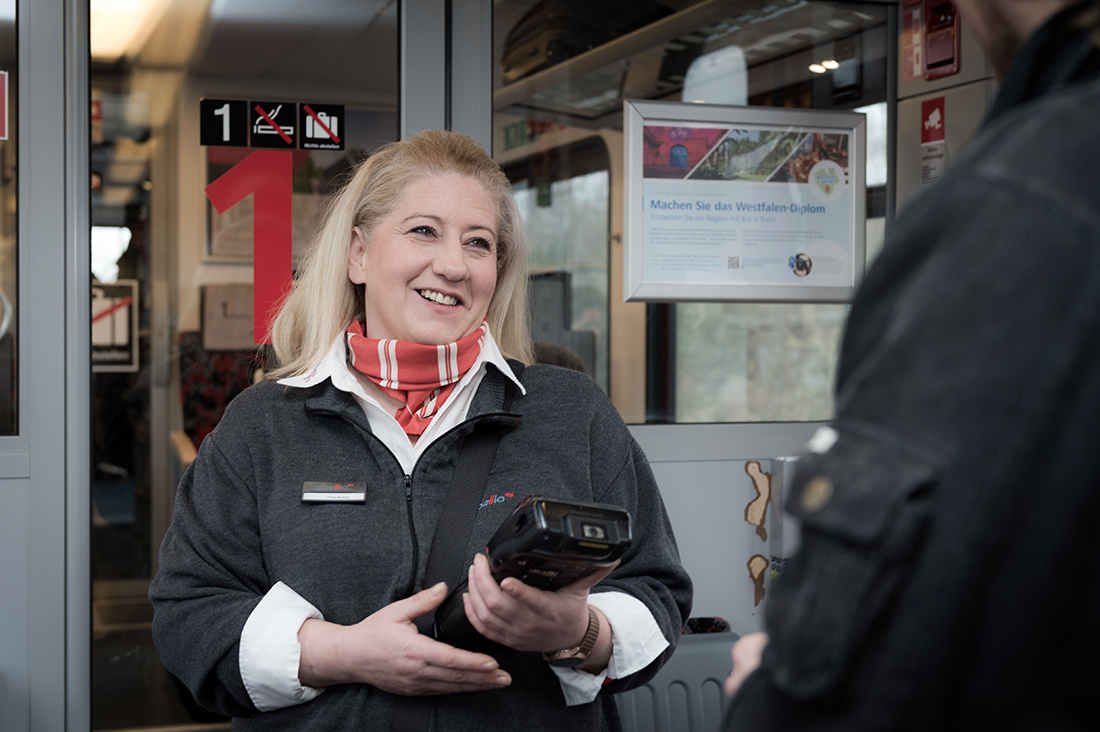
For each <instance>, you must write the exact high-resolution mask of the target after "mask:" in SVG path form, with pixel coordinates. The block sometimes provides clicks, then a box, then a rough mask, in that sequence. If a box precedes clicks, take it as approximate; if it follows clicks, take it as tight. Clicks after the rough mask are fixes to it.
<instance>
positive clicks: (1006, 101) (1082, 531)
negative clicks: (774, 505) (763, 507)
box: [724, 0, 1100, 732]
mask: <svg viewBox="0 0 1100 732" xmlns="http://www.w3.org/2000/svg"><path fill="white" fill-rule="evenodd" d="M957 4H958V6H959V9H960V10H961V11H962V12H963V20H964V22H967V23H969V24H970V28H971V29H973V31H974V33H975V35H976V36H977V37H978V38H979V39H980V40H981V42H982V43H983V45H984V46H985V47H986V49H987V50H988V52H989V55H990V58H991V59H992V60H993V62H994V65H995V67H996V68H997V71H998V75H999V76H1000V77H1001V80H1002V86H1001V88H1000V90H999V92H998V95H997V97H996V100H995V102H994V104H993V106H992V109H991V111H990V114H989V116H988V118H987V120H986V121H985V123H984V126H983V128H982V129H981V131H980V133H979V134H978V135H977V136H976V137H975V138H974V139H973V140H971V141H970V142H969V143H968V145H967V147H966V148H965V150H964V151H963V153H962V154H961V155H960V156H959V157H958V158H957V159H956V160H955V163H954V165H953V167H952V168H951V169H950V170H949V171H948V172H947V173H946V174H945V175H944V177H943V178H942V179H940V180H939V181H938V182H936V183H935V184H934V185H932V186H930V187H929V188H928V189H926V191H925V192H923V193H922V194H921V195H920V196H918V197H917V198H916V199H915V200H913V201H912V202H911V203H910V204H909V205H908V207H907V208H906V209H905V210H904V211H903V212H901V214H900V215H899V216H898V219H897V223H896V225H895V227H894V229H893V231H892V232H891V234H890V236H889V239H888V244H887V247H886V248H885V249H884V251H883V253H882V255H881V256H880V257H879V259H878V261H876V262H875V264H874V266H873V267H872V268H871V270H870V271H869V273H868V275H867V277H866V279H865V281H864V282H863V284H862V286H861V287H860V289H859V291H858V293H857V296H856V299H855V302H854V304H853V306H852V311H851V315H850V318H849V322H848V326H847V330H846V332H845V336H844V342H843V347H842V352H841V357H840V364H839V369H838V377H837V397H836V404H837V409H836V419H835V422H834V423H833V424H832V425H831V426H830V427H828V428H824V429H822V430H821V431H820V432H819V433H818V434H817V435H816V436H815V438H814V439H813V440H812V441H811V442H810V445H809V454H808V455H807V456H805V457H804V458H803V459H802V460H801V461H800V463H799V466H798V470H797V474H796V479H795V485H794V489H793V491H792V493H791V494H790V496H789V501H788V504H787V510H788V511H790V512H791V513H793V514H794V515H796V516H797V517H798V518H799V519H800V520H801V524H802V537H803V543H802V548H801V551H800V552H799V554H798V555H797V556H796V557H794V558H793V559H792V560H791V561H789V562H788V563H787V565H786V567H785V570H784V573H783V576H782V578H781V579H780V580H778V581H777V582H776V584H775V585H774V587H773V590H772V593H771V595H770V597H769V603H770V604H769V607H768V610H767V617H766V624H765V627H766V629H767V635H766V636H762V635H755V636H746V638H745V639H742V642H740V643H739V645H738V646H737V647H735V649H734V654H733V657H734V665H735V668H734V671H733V674H731V677H730V679H729V681H728V684H727V690H728V691H729V692H730V693H734V692H735V695H734V696H733V699H732V701H731V704H730V707H729V709H728V712H727V717H726V719H725V722H724V728H725V729H726V730H737V731H738V732H741V731H744V732H752V731H756V730H769V731H771V730H806V731H809V730H826V729H828V730H845V731H846V732H859V731H860V730H975V729H983V730H1086V729H1093V730H1095V729H1098V728H1100V707H1097V705H1096V704H1095V702H1094V701H1093V699H1094V697H1093V694H1094V693H1095V690H1096V689H1097V688H1098V687H1100V671H1098V670H1097V668H1098V666H1097V659H1098V657H1100V581H1098V580H1100V551H1097V548H1096V539H1095V537H1096V527H1097V526H1098V525H1100V450H1098V449H1097V447H1096V440H1097V437H1098V436H1100V360H1098V359H1100V146H1098V145H1097V134H1096V133H1097V131H1098V130H1100V122H1098V120H1100V3H1098V2H1096V1H1095V0H1089V1H1088V2H1083V3H1074V4H1071V3H1067V2H1062V1H1059V0H959V1H958V3H957Z"/></svg>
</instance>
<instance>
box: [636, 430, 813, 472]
mask: <svg viewBox="0 0 1100 732" xmlns="http://www.w3.org/2000/svg"><path fill="white" fill-rule="evenodd" d="M822 424H823V423H821V422H762V423H757V424H660V425H659V424H653V425H630V433H631V434H632V435H634V439H635V440H637V441H638V444H639V445H641V447H642V450H643V451H645V454H646V457H647V458H649V461H650V462H651V463H653V462H678V461H679V462H700V461H711V460H759V459H761V458H764V459H769V458H777V457H786V456H789V455H800V454H802V453H803V452H804V451H805V448H806V443H807V442H808V441H809V439H810V437H812V436H813V434H814V432H816V431H817V428H818V427H820V426H821V425H822Z"/></svg>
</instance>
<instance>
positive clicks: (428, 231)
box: [410, 225, 435, 236]
mask: <svg viewBox="0 0 1100 732" xmlns="http://www.w3.org/2000/svg"><path fill="white" fill-rule="evenodd" d="M410 233H412V234H420V235H422V236H435V229H433V228H432V227H430V226H427V225H425V226H417V227H415V228H413V230H412V231H411V232H410Z"/></svg>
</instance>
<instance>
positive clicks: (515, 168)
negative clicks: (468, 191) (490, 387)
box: [503, 137, 611, 390]
mask: <svg viewBox="0 0 1100 732" xmlns="http://www.w3.org/2000/svg"><path fill="white" fill-rule="evenodd" d="M503 167H504V171H505V173H507V175H508V177H509V179H510V180H511V181H512V185H513V189H514V191H515V198H516V203H517V204H518V206H519V209H520V212H521V214H522V216H523V218H524V221H525V223H526V224H527V227H528V230H529V237H530V248H531V259H530V261H531V286H530V289H531V301H530V302H531V326H532V337H533V338H534V340H535V343H536V354H537V356H538V358H539V359H540V360H543V361H547V362H551V363H559V364H565V365H568V364H570V363H572V364H573V365H574V367H575V368H582V369H583V370H584V371H585V372H586V373H588V374H589V375H590V376H591V377H592V378H593V379H595V380H596V382H597V383H598V384H599V385H600V386H601V387H603V388H604V389H605V390H606V389H607V384H608V327H607V326H608V312H607V310H608V308H607V304H608V246H607V233H608V226H609V222H610V204H611V200H610V199H611V193H610V175H611V174H610V169H609V159H608V154H607V146H606V145H605V144H604V142H603V140H601V139H600V138H598V137H595V138H588V139H587V140H585V141H584V142H580V143H576V144H570V145H564V146H562V147H558V148H554V149H552V150H549V151H547V152H545V153H541V154H539V155H535V156H522V157H520V158H518V159H517V160H515V161H513V162H511V163H508V162H506V163H505V164H504V166H503Z"/></svg>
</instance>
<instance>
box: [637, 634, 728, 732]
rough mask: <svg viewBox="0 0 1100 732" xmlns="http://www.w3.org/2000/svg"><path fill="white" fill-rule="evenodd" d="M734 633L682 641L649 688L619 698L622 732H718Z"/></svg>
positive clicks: (647, 685) (701, 635) (696, 636)
mask: <svg viewBox="0 0 1100 732" xmlns="http://www.w3.org/2000/svg"><path fill="white" fill-rule="evenodd" d="M737 638H738V636H737V634H736V633H700V634H698V635H685V636H682V637H681V638H680V645H679V646H677V648H676V653H674V654H673V655H672V658H670V659H669V661H668V663H666V664H665V665H664V668H662V669H661V670H660V672H659V673H658V674H657V675H656V676H655V677H654V678H653V679H652V680H651V681H650V682H649V683H648V684H646V685H644V686H640V687H638V688H637V689H632V690H631V691H627V692H623V693H622V694H617V695H616V696H615V700H616V701H617V702H618V704H619V715H620V716H621V717H622V720H623V732H717V730H718V727H719V725H720V724H721V722H722V713H723V712H724V711H725V708H726V694H725V691H723V689H722V683H723V682H724V681H725V680H726V677H727V676H728V675H729V672H730V668H731V665H732V663H731V661H730V649H731V648H732V647H733V644H734V643H735V642H736V641H737Z"/></svg>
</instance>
